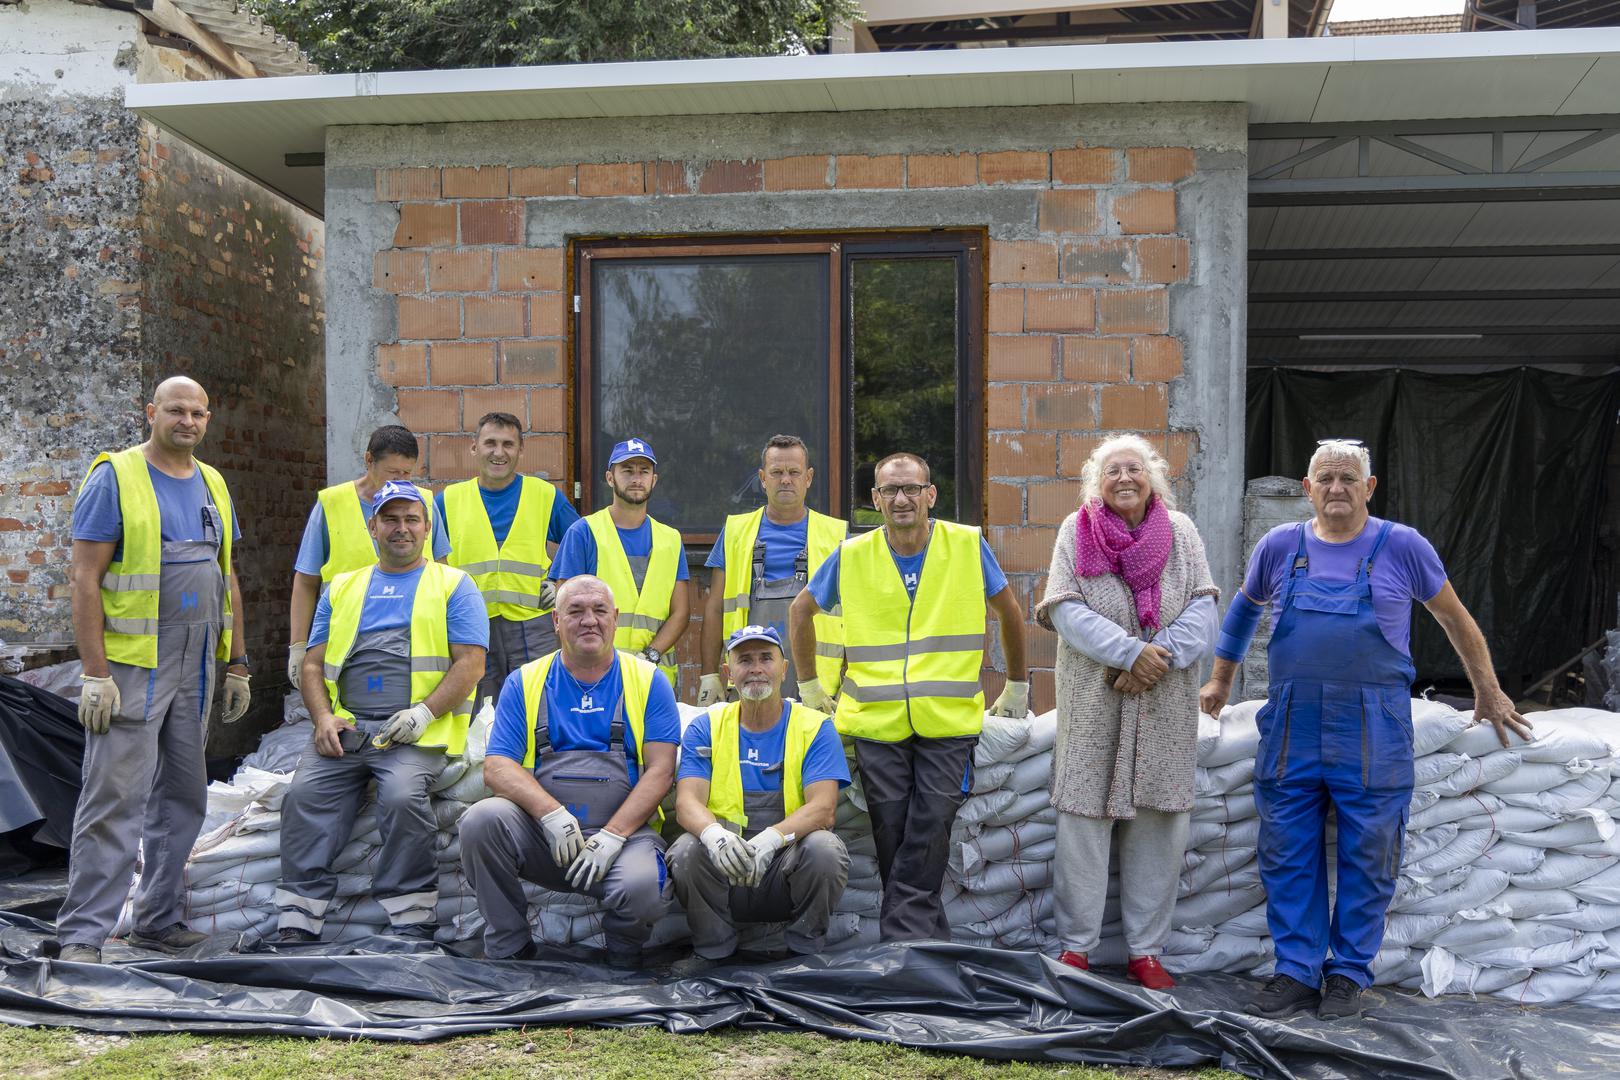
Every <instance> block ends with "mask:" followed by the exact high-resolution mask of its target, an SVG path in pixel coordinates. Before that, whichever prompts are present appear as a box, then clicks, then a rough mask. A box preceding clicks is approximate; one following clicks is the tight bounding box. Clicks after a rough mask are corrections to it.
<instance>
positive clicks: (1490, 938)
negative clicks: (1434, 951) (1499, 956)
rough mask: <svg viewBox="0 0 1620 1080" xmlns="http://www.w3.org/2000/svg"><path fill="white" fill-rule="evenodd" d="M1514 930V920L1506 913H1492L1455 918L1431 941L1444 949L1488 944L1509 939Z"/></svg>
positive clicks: (1433, 936)
mask: <svg viewBox="0 0 1620 1080" xmlns="http://www.w3.org/2000/svg"><path fill="white" fill-rule="evenodd" d="M1513 931H1514V924H1513V920H1512V919H1510V918H1508V917H1507V916H1506V915H1491V916H1487V917H1484V918H1477V919H1464V918H1455V919H1453V920H1452V921H1451V924H1450V925H1449V926H1447V927H1446V928H1445V929H1443V930H1440V931H1439V932H1437V933H1435V934H1433V935H1431V936H1430V938H1429V943H1430V944H1432V945H1438V946H1440V947H1441V948H1443V949H1459V948H1467V947H1469V946H1473V945H1486V946H1488V945H1490V944H1492V943H1495V942H1500V941H1505V940H1507V939H1508V938H1509V937H1510V936H1512V934H1513Z"/></svg>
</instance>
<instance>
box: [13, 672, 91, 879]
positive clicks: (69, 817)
mask: <svg viewBox="0 0 1620 1080" xmlns="http://www.w3.org/2000/svg"><path fill="white" fill-rule="evenodd" d="M83 758H84V728H83V727H81V726H80V725H79V715H78V707H77V706H76V705H74V704H73V703H72V702H70V701H67V700H65V699H63V698H60V697H57V696H56V695H55V694H52V693H50V692H48V691H45V690H40V689H39V688H37V687H33V686H29V685H28V684H27V683H24V682H19V681H18V680H16V679H12V678H7V677H5V676H0V877H12V876H15V875H17V874H21V873H23V872H25V871H27V870H28V869H30V868H32V867H35V866H44V865H51V864H55V863H61V862H63V861H65V860H66V858H67V847H68V844H69V842H70V841H71V839H72V837H73V811H74V807H75V806H76V805H77V804H78V801H79V783H80V776H81V772H82V770H81V762H82V760H83Z"/></svg>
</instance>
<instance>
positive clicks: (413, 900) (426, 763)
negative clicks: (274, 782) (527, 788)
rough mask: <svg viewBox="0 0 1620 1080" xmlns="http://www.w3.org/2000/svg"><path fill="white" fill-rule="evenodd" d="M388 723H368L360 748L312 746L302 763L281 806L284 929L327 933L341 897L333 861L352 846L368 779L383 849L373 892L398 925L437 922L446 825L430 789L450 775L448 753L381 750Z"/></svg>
mask: <svg viewBox="0 0 1620 1080" xmlns="http://www.w3.org/2000/svg"><path fill="white" fill-rule="evenodd" d="M386 722H387V721H385V720H377V721H361V722H360V723H359V724H357V725H356V726H357V728H358V729H359V730H360V731H362V732H363V733H364V734H365V741H364V742H363V743H362V744H361V747H360V749H358V750H354V751H349V750H345V751H344V754H343V756H342V757H340V758H329V757H322V756H321V754H320V752H319V751H318V750H316V749H315V744H314V742H313V741H312V742H311V743H310V744H309V745H308V746H306V747H305V748H304V753H303V756H302V757H300V758H299V759H298V771H297V773H296V774H295V775H294V776H293V782H292V787H291V788H289V789H288V791H287V795H286V798H285V799H284V800H283V801H282V804H281V885H280V887H279V888H277V889H276V906H277V907H278V908H280V909H281V916H280V922H279V924H278V925H279V926H280V927H282V928H287V927H294V928H297V929H300V930H308V931H310V932H311V933H315V934H319V933H320V932H321V927H322V926H323V925H324V924H325V919H326V912H327V909H328V908H330V907H331V906H332V899H333V897H335V896H336V895H337V885H338V880H337V874H336V873H334V872H333V871H332V862H333V860H335V859H336V858H337V857H338V853H339V852H341V851H342V850H343V846H344V845H345V844H347V843H348V842H349V834H350V832H351V831H352V830H353V828H354V819H355V815H356V814H357V813H358V812H359V810H360V800H361V799H362V798H363V797H364V796H365V793H366V781H368V780H370V779H371V778H372V777H376V780H377V826H378V829H379V831H380V832H381V833H382V846H381V847H380V848H378V850H377V859H376V863H375V866H376V869H375V870H374V871H373V872H372V875H371V894H372V895H373V896H374V897H376V898H377V903H378V904H380V905H382V909H383V910H384V911H386V912H387V913H388V922H389V924H390V925H392V926H396V927H405V926H421V925H428V924H432V923H434V922H436V921H437V918H436V916H435V913H434V909H435V908H436V907H437V906H438V903H439V864H438V862H437V861H436V860H435V859H434V855H433V834H434V833H435V832H436V831H438V825H437V823H436V822H435V821H434V818H433V807H432V805H431V804H430V803H429V802H428V785H429V784H431V783H432V782H433V781H434V780H435V779H436V778H437V777H438V775H439V773H441V772H443V771H444V763H445V759H444V751H443V750H428V749H423V748H421V747H416V746H391V747H389V748H388V749H387V750H379V749H377V748H376V747H374V746H372V745H371V736H372V735H373V734H374V733H375V732H376V731H377V730H379V729H380V728H381V727H382V726H383V725H384V724H385V723H386Z"/></svg>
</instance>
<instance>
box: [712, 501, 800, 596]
mask: <svg viewBox="0 0 1620 1080" xmlns="http://www.w3.org/2000/svg"><path fill="white" fill-rule="evenodd" d="M809 536H810V518H809V516H808V515H806V516H805V519H804V520H803V521H801V522H799V523H798V524H796V525H778V524H776V523H775V522H774V521H772V520H771V519H770V518H768V517H762V518H760V519H759V536H758V537H757V538H756V543H763V544H764V545H765V580H766V581H781V580H782V579H783V578H790V577H792V576H793V570H794V567H795V565H796V564H797V563H798V560H799V553H800V552H801V551H803V550H805V547H806V545H807V544H808V543H809ZM748 558H749V565H750V573H752V564H753V555H752V554H750V555H749V557H748ZM703 565H704V566H709V567H714V568H715V569H718V570H724V569H725V568H726V527H725V526H724V525H722V526H720V535H719V536H717V537H715V541H714V547H713V548H712V549H711V550H710V551H709V557H708V558H707V559H705V560H704V562H703Z"/></svg>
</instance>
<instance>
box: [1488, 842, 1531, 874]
mask: <svg viewBox="0 0 1620 1080" xmlns="http://www.w3.org/2000/svg"><path fill="white" fill-rule="evenodd" d="M1546 861H1547V849H1546V848H1539V847H1525V846H1524V845H1523V844H1513V843H1509V842H1508V841H1506V840H1498V841H1497V842H1496V843H1494V844H1492V845H1491V846H1490V848H1489V849H1488V850H1487V851H1486V852H1485V854H1483V855H1481V856H1480V858H1479V865H1480V866H1483V867H1486V868H1487V869H1491V870H1500V871H1502V872H1503V873H1505V874H1528V873H1530V872H1531V871H1533V870H1536V869H1538V868H1539V867H1540V866H1541V864H1542V863H1544V862H1546Z"/></svg>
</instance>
